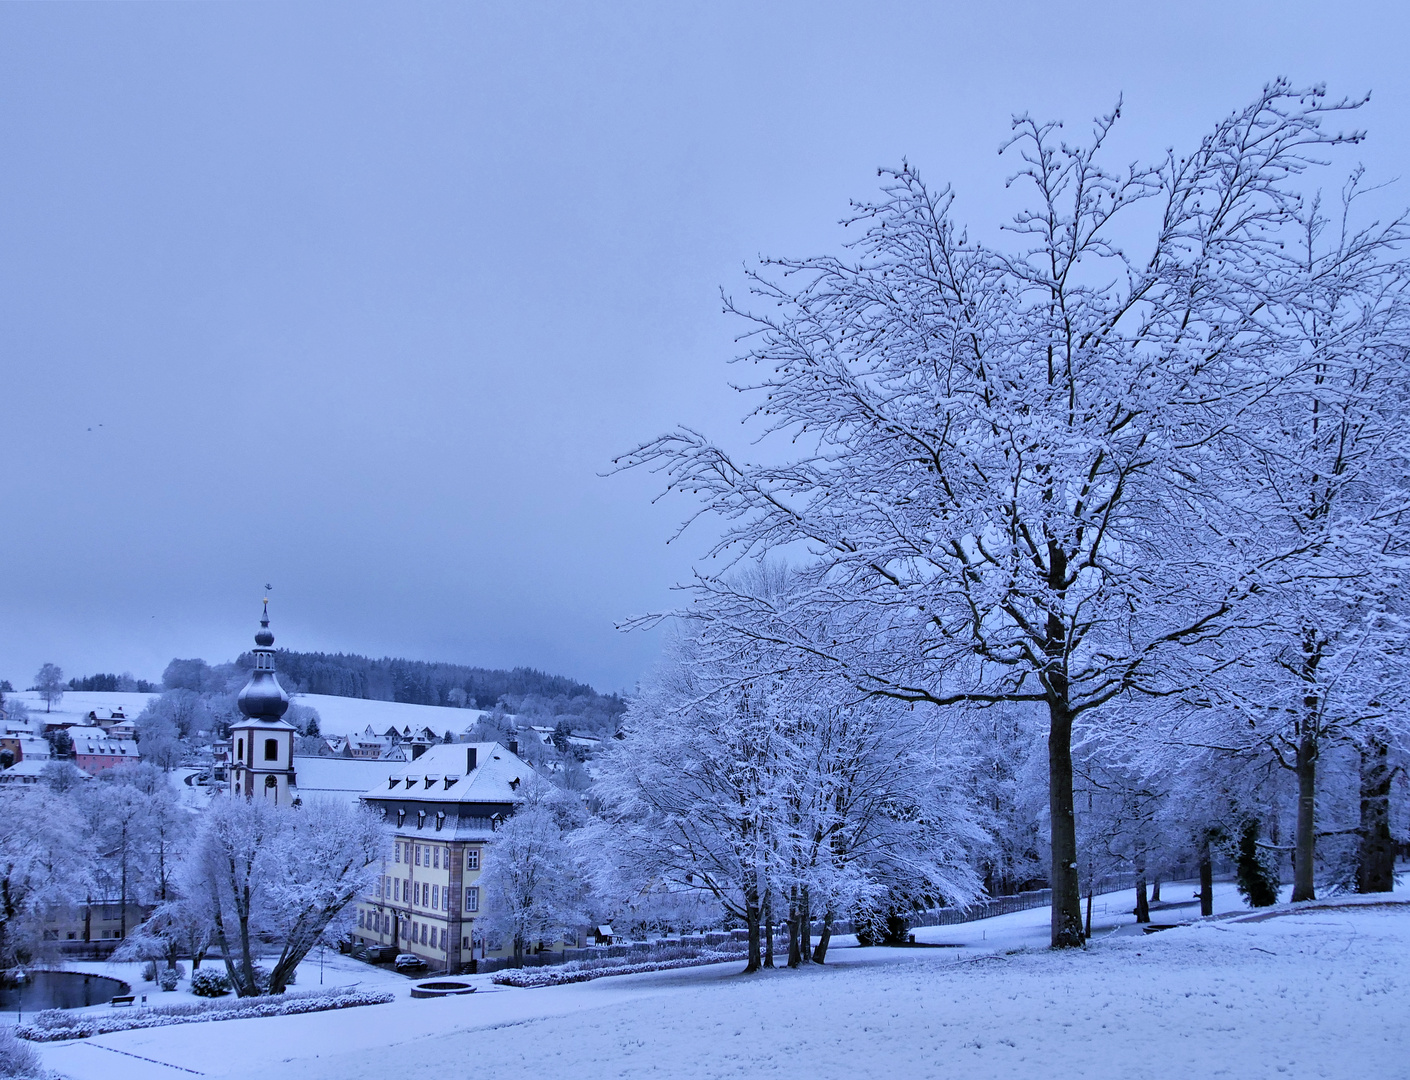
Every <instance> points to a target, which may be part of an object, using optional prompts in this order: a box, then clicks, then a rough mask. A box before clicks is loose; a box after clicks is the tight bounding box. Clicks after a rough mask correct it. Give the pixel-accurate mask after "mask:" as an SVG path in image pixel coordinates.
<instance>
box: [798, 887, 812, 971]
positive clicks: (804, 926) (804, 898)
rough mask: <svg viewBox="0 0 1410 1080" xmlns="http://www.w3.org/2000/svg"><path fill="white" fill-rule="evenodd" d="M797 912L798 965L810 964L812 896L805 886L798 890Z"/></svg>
mask: <svg viewBox="0 0 1410 1080" xmlns="http://www.w3.org/2000/svg"><path fill="white" fill-rule="evenodd" d="M799 893H800V895H799V910H798V915H799V919H798V963H799V964H810V963H812V960H813V904H812V896H811V894H809V892H808V887H807V886H806V885H805V886H803V888H802V889H801V890H799Z"/></svg>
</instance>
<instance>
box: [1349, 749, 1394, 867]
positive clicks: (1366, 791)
mask: <svg viewBox="0 0 1410 1080" xmlns="http://www.w3.org/2000/svg"><path fill="white" fill-rule="evenodd" d="M1389 756H1390V748H1389V746H1388V745H1387V744H1386V741H1385V740H1384V739H1382V738H1380V737H1379V736H1377V735H1372V736H1370V737H1369V738H1368V739H1367V740H1366V743H1365V745H1364V746H1362V747H1361V850H1360V852H1359V855H1358V858H1357V863H1356V891H1357V892H1359V893H1378V892H1390V891H1391V890H1392V889H1394V888H1395V841H1394V840H1393V839H1392V838H1391V835H1390V782H1391V769H1390V761H1389Z"/></svg>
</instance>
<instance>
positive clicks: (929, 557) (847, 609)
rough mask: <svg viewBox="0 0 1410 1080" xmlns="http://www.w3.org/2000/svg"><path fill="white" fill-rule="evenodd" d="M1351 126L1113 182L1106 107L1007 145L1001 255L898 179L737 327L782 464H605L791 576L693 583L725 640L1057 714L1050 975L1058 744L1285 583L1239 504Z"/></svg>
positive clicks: (1278, 124)
mask: <svg viewBox="0 0 1410 1080" xmlns="http://www.w3.org/2000/svg"><path fill="white" fill-rule="evenodd" d="M1354 105H1355V103H1354V102H1344V101H1343V102H1333V101H1329V100H1328V99H1327V98H1326V97H1325V96H1324V93H1323V91H1322V90H1321V89H1318V88H1313V89H1309V90H1295V89H1293V88H1291V87H1290V86H1288V85H1287V84H1286V83H1283V82H1276V83H1273V84H1271V85H1269V86H1268V87H1266V88H1265V89H1264V91H1263V92H1262V93H1260V94H1259V95H1258V96H1257V98H1256V99H1255V100H1254V101H1253V102H1252V103H1251V104H1250V105H1249V106H1248V107H1246V108H1243V109H1240V110H1238V111H1237V112H1235V113H1233V114H1232V115H1230V116H1228V117H1226V118H1225V119H1224V120H1222V121H1220V122H1219V123H1217V124H1216V125H1215V126H1214V128H1213V129H1212V131H1210V133H1209V134H1208V135H1206V136H1205V137H1204V138H1203V139H1202V140H1201V141H1200V143H1199V144H1198V146H1196V147H1195V148H1193V150H1192V151H1190V152H1189V153H1187V154H1184V155H1177V154H1176V153H1174V152H1171V153H1170V154H1169V155H1168V156H1167V157H1165V158H1163V159H1161V160H1158V161H1156V162H1154V163H1152V164H1149V165H1132V166H1128V167H1124V168H1112V167H1109V166H1108V165H1107V164H1106V158H1107V153H1106V147H1105V144H1106V142H1107V139H1108V136H1109V134H1110V132H1111V129H1112V127H1113V125H1114V124H1115V123H1116V121H1117V116H1118V113H1119V109H1118V110H1117V111H1114V112H1113V113H1112V114H1110V115H1108V116H1105V117H1103V118H1101V119H1099V120H1098V122H1097V123H1096V125H1095V129H1094V132H1093V134H1092V135H1091V137H1090V138H1089V139H1088V140H1087V141H1085V142H1079V143H1072V142H1068V141H1067V140H1066V138H1065V136H1064V134H1063V133H1062V131H1061V129H1060V127H1059V125H1056V124H1050V123H1039V122H1037V121H1035V120H1033V119H1031V118H1029V117H1026V116H1025V117H1020V118H1018V119H1016V120H1015V123H1014V130H1013V137H1012V139H1011V140H1010V142H1009V143H1008V144H1007V146H1008V148H1009V149H1010V150H1012V151H1014V152H1016V153H1017V154H1018V155H1019V158H1020V160H1021V164H1020V165H1019V167H1018V169H1017V172H1016V176H1015V178H1014V179H1015V190H1018V191H1026V192H1027V193H1028V196H1029V198H1028V200H1027V201H1026V202H1025V204H1024V205H1023V207H1022V208H1021V209H1020V210H1019V212H1018V213H1017V214H1016V216H1015V217H1014V219H1013V221H1012V223H1011V224H1010V225H1009V227H1008V229H1009V235H1010V236H1011V237H1012V238H1013V242H1011V243H1008V244H1007V246H1006V247H1005V248H1000V247H998V246H989V245H986V244H984V243H980V242H978V241H976V240H974V239H971V237H970V236H969V235H968V234H967V233H966V231H965V230H964V228H963V227H962V226H961V225H960V224H959V223H958V222H957V220H956V219H955V215H954V198H953V196H952V194H951V193H950V191H949V189H940V190H933V189H932V188H930V187H929V186H928V185H926V184H925V183H924V182H922V180H921V179H920V177H919V176H918V175H917V173H916V172H915V171H914V170H913V169H910V168H904V169H902V170H900V171H899V172H893V173H888V174H887V182H886V185H885V188H884V197H883V198H882V199H881V200H880V201H879V202H877V203H875V204H869V205H863V206H860V207H858V208H857V210H856V212H855V214H854V215H853V217H852V219H851V223H852V224H856V225H859V226H861V227H862V229H863V232H862V236H861V237H860V239H859V240H858V241H857V242H856V244H855V246H854V248H853V249H852V254H851V255H850V256H849V257H846V258H839V257H821V258H808V259H797V260H782V261H778V262H774V263H770V264H767V265H766V266H765V267H764V268H763V269H762V270H760V271H759V272H758V273H756V274H754V275H753V277H752V287H753V291H754V293H755V295H756V297H757V300H758V301H759V302H760V307H761V313H753V312H750V311H747V310H743V309H740V308H735V310H737V311H739V313H740V314H741V315H743V316H744V317H745V318H747V319H749V320H750V321H751V324H752V327H753V332H754V337H753V342H754V344H753V346H752V348H751V349H750V351H749V352H748V354H747V356H746V357H745V359H746V360H747V361H751V362H753V363H755V364H757V365H758V367H759V368H760V369H761V370H762V372H763V374H762V376H761V377H760V378H759V379H758V380H757V381H756V383H755V384H754V385H753V386H752V387H750V388H749V389H751V390H752V391H753V392H755V393H756V394H757V395H758V398H759V404H758V407H757V410H756V416H757V417H758V418H760V420H761V421H762V423H763V425H764V429H765V439H764V442H765V444H766V445H779V446H780V448H781V450H782V452H781V453H779V454H778V455H776V456H775V457H774V460H772V461H770V460H769V459H768V458H767V457H765V459H764V460H762V461H760V462H753V463H750V462H744V461H740V460H737V459H736V458H735V457H733V456H731V455H730V454H729V453H727V452H726V451H725V450H723V449H721V448H720V447H718V446H717V445H715V444H713V443H712V442H710V441H709V440H708V439H707V438H705V437H703V436H702V435H700V434H698V433H696V432H694V431H691V430H685V429H682V430H678V431H676V432H673V433H670V434H667V435H664V436H662V437H659V438H657V439H654V440H652V441H650V442H648V443H646V444H644V445H642V446H640V447H638V448H637V449H636V450H634V451H632V452H631V453H629V454H627V455H625V456H624V457H623V458H622V459H620V460H619V465H621V466H622V467H644V468H648V469H655V470H659V471H661V472H663V473H664V475H665V477H666V479H667V486H668V490H677V491H681V492H683V493H685V494H687V495H689V496H692V497H694V498H695V499H697V500H699V502H700V504H701V506H700V509H699V511H698V512H697V513H698V514H705V513H709V512H713V513H715V514H716V515H718V516H719V517H721V518H723V519H724V521H725V523H726V527H725V528H724V531H723V535H722V537H721V539H720V540H719V541H718V543H717V544H716V545H715V546H714V547H713V548H712V550H711V551H710V554H711V555H712V556H728V555H729V554H731V553H732V554H733V555H734V556H735V557H745V556H750V555H752V556H756V557H757V556H760V555H762V554H765V553H768V552H772V551H775V550H780V549H782V550H786V551H788V552H790V553H791V554H792V557H793V558H795V559H796V561H797V563H798V565H799V566H800V568H801V572H802V574H803V575H804V576H805V578H806V579H807V581H808V582H810V584H811V589H810V590H809V591H807V592H805V594H804V595H802V596H801V597H799V598H798V599H796V600H795V601H794V602H793V603H792V605H791V606H790V607H783V606H780V605H777V604H773V603H771V602H768V601H764V600H760V598H758V597H756V596H751V595H747V594H744V593H741V592H740V591H738V590H734V589H732V588H731V586H730V585H729V584H728V583H727V581H726V580H725V579H724V577H722V576H721V575H720V574H718V573H714V574H709V575H702V576H701V577H700V578H699V579H698V588H699V589H700V590H701V591H703V592H706V593H709V594H711V595H712V596H714V597H715V598H716V601H717V606H719V607H720V608H722V609H723V608H727V607H728V606H729V604H730V603H732V604H733V606H734V610H733V611H732V612H730V613H728V614H726V615H722V616H721V617H722V618H727V619H728V620H729V621H730V622H731V623H732V625H733V626H734V627H735V628H737V629H738V630H739V631H740V632H742V633H750V634H754V635H756V636H758V637H759V638H761V639H764V640H768V641H770V642H772V643H775V644H777V645H779V646H782V647H785V648H787V649H789V650H791V651H792V653H793V654H794V655H795V656H796V657H798V658H800V662H801V660H802V658H806V659H807V662H808V663H809V664H812V665H815V666H817V665H820V666H825V667H826V666H830V667H833V668H836V669H837V670H840V671H843V672H845V673H846V675H847V677H848V678H849V679H850V680H851V682H852V684H853V685H854V686H856V687H857V688H859V689H861V690H863V691H865V692H867V693H871V694H875V695H881V696H888V697H893V698H897V699H900V700H903V701H909V702H926V703H931V704H934V705H938V706H960V707H967V706H974V705H983V704H988V703H997V702H1033V703H1036V704H1038V705H1039V706H1041V707H1042V708H1044V709H1045V710H1046V713H1047V720H1048V768H1047V773H1048V789H1049V791H1048V795H1049V799H1048V801H1049V815H1048V816H1049V828H1050V841H1051V842H1050V845H1049V848H1050V864H1049V878H1050V881H1051V885H1052V888H1053V894H1054V902H1053V907H1052V913H1053V915H1052V918H1053V921H1052V943H1053V944H1054V945H1055V946H1073V945H1077V944H1080V943H1081V941H1082V940H1083V932H1082V923H1081V910H1080V896H1079V886H1078V872H1079V858H1078V856H1079V853H1078V851H1077V837H1076V828H1075V823H1074V809H1073V767H1072V745H1073V737H1074V731H1075V730H1076V729H1077V728H1078V727H1079V726H1080V725H1083V724H1094V723H1096V722H1098V720H1099V718H1100V717H1101V716H1102V715H1104V713H1105V712H1106V710H1107V707H1108V706H1109V705H1114V706H1117V707H1120V706H1122V705H1123V704H1124V702H1126V701H1128V700H1129V699H1130V698H1131V697H1132V696H1139V695H1147V696H1150V695H1174V694H1180V693H1183V692H1185V691H1186V690H1187V689H1188V688H1189V687H1190V686H1192V685H1196V684H1199V683H1200V682H1201V681H1203V680H1204V679H1205V678H1206V677H1207V676H1208V674H1209V670H1208V666H1209V664H1211V663H1214V662H1215V657H1216V654H1215V653H1214V652H1212V651H1211V650H1209V649H1207V648H1202V647H1200V646H1203V645H1206V644H1207V643H1208V642H1209V641H1210V640H1211V639H1212V638H1215V637H1217V636H1219V635H1221V634H1226V633H1229V632H1231V631H1232V630H1233V629H1234V628H1236V627H1237V626H1238V625H1239V624H1240V620H1241V619H1243V618H1244V617H1245V616H1246V615H1247V614H1248V607H1247V605H1246V604H1245V601H1246V600H1247V598H1248V597H1249V596H1250V595H1252V594H1253V593H1254V592H1256V591H1257V589H1258V588H1259V587H1260V586H1261V585H1262V583H1263V582H1264V579H1265V578H1266V577H1267V575H1268V574H1269V573H1270V568H1272V567H1274V566H1276V565H1278V564H1279V563H1280V560H1282V559H1283V558H1284V557H1286V555H1287V554H1288V552H1287V551H1285V550H1277V549H1275V548H1274V547H1273V546H1270V543H1269V542H1268V541H1269V538H1268V537H1267V536H1265V535H1263V534H1262V533H1261V529H1260V522H1259V519H1258V515H1257V513H1256V512H1255V510H1256V507H1255V506H1254V505H1251V504H1250V502H1249V499H1248V498H1246V497H1245V495H1246V493H1249V492H1251V491H1254V490H1256V486H1255V480H1256V477H1255V476H1254V475H1253V473H1254V470H1255V467H1254V463H1253V459H1252V456H1251V455H1250V454H1249V453H1248V448H1247V446H1246V444H1245V442H1244V439H1245V437H1246V435H1247V431H1246V428H1247V426H1248V425H1250V424H1254V425H1257V424H1259V423H1262V422H1263V419H1264V417H1265V412H1264V410H1263V406H1264V403H1265V402H1266V401H1267V400H1268V398H1269V395H1270V393H1271V392H1272V391H1273V390H1275V389H1276V388H1277V387H1279V386H1280V385H1281V384H1282V382H1283V381H1284V380H1286V379H1289V378H1292V377H1296V376H1299V375H1301V374H1302V373H1303V372H1304V371H1305V370H1306V364H1307V361H1308V359H1309V358H1308V357H1307V355H1306V354H1305V351H1304V348H1303V346H1304V335H1303V334H1302V332H1301V329H1300V327H1299V326H1298V325H1297V321H1296V318H1295V315H1294V314H1293V311H1294V309H1296V308H1297V305H1298V301H1299V293H1298V289H1299V288H1300V283H1301V276H1300V265H1299V261H1298V256H1297V254H1296V251H1295V250H1294V249H1295V247H1296V243H1295V241H1296V239H1297V236H1296V234H1297V231H1298V229H1299V214H1298V211H1299V210H1300V208H1301V207H1302V202H1301V198H1300V194H1299V192H1298V190H1297V187H1296V185H1297V183H1298V177H1299V175H1300V174H1302V173H1303V172H1304V171H1305V170H1306V169H1307V168H1308V167H1309V165H1311V164H1312V163H1313V161H1314V159H1315V158H1316V156H1317V155H1318V154H1319V153H1321V152H1322V151H1324V150H1325V149H1326V148H1327V147H1329V146H1332V145H1335V144H1337V143H1339V142H1344V141H1348V140H1353V139H1355V138H1356V137H1357V136H1356V135H1354V134H1353V135H1350V136H1344V135H1341V134H1338V133H1336V132H1333V131H1330V130H1328V129H1326V128H1325V127H1324V124H1325V123H1326V122H1327V121H1328V120H1329V119H1331V120H1333V121H1335V120H1336V119H1338V116H1339V114H1341V113H1343V112H1344V111H1345V110H1347V109H1349V108H1353V107H1354ZM764 305H767V306H766V307H765V306H764ZM731 307H732V308H733V307H734V305H731ZM770 436H771V437H772V438H770ZM1293 546H1294V547H1296V544H1294V545H1293ZM724 561H725V562H728V561H729V560H728V558H725V559H724ZM824 614H825V615H826V617H825V618H824V617H823V615H824ZM1255 614H1257V613H1255ZM1260 617H1261V616H1260ZM823 626H826V627H828V628H829V629H828V632H827V633H826V634H819V633H818V629H819V628H820V627H823Z"/></svg>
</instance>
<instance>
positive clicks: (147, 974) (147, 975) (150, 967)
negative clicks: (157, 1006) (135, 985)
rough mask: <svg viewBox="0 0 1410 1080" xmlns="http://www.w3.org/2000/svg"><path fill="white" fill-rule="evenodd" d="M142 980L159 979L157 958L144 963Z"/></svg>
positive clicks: (152, 980)
mask: <svg viewBox="0 0 1410 1080" xmlns="http://www.w3.org/2000/svg"><path fill="white" fill-rule="evenodd" d="M142 981H143V982H156V981H157V962H156V961H155V960H148V961H147V962H146V963H145V964H143V965H142Z"/></svg>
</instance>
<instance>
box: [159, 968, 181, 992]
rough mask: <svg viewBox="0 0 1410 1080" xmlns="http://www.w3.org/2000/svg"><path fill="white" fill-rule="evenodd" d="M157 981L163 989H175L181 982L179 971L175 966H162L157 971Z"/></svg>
mask: <svg viewBox="0 0 1410 1080" xmlns="http://www.w3.org/2000/svg"><path fill="white" fill-rule="evenodd" d="M157 982H158V984H159V985H160V986H161V988H162V989H163V990H175V989H176V987H177V984H178V983H180V982H181V972H180V971H178V970H177V969H176V968H170V967H164V968H162V969H161V971H159V972H157Z"/></svg>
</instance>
